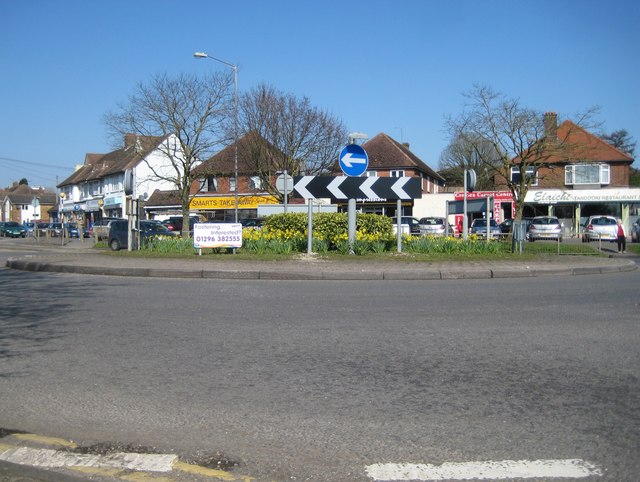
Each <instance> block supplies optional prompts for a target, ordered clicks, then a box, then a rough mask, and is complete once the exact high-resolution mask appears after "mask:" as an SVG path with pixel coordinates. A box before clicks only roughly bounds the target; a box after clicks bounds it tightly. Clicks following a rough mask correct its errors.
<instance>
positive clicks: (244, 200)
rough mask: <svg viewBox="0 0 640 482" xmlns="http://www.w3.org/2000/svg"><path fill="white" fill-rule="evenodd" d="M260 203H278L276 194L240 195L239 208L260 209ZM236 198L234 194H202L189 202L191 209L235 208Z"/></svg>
mask: <svg viewBox="0 0 640 482" xmlns="http://www.w3.org/2000/svg"><path fill="white" fill-rule="evenodd" d="M259 204H278V200H277V199H276V198H275V197H274V196H238V208H239V209H258V205H259ZM235 206H236V198H235V196H234V195H227V196H202V197H200V196H199V197H194V198H193V199H192V200H191V202H190V203H189V209H192V210H207V209H234V208H235Z"/></svg>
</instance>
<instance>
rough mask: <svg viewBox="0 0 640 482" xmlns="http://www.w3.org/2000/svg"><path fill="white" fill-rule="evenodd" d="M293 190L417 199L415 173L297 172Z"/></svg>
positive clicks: (330, 195)
mask: <svg viewBox="0 0 640 482" xmlns="http://www.w3.org/2000/svg"><path fill="white" fill-rule="evenodd" d="M293 181H294V185H293V190H294V191H295V193H296V194H297V195H298V196H300V197H302V198H305V199H316V198H331V199H388V200H397V199H419V198H421V197H422V183H421V182H420V179H419V178H417V177H352V176H335V177H331V176H296V177H294V178H293Z"/></svg>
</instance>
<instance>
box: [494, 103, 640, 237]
mask: <svg viewBox="0 0 640 482" xmlns="http://www.w3.org/2000/svg"><path fill="white" fill-rule="evenodd" d="M544 128H545V129H544V139H541V141H544V142H545V144H546V145H548V146H549V148H548V149H550V151H545V153H544V161H543V162H541V163H540V164H538V165H536V166H535V168H534V167H533V166H532V167H531V169H530V172H528V173H527V175H532V176H534V180H533V183H532V184H531V187H530V188H529V191H528V193H527V195H526V197H525V205H524V211H523V216H527V217H530V216H538V215H553V216H557V217H558V218H560V219H561V221H562V222H564V224H565V229H566V230H567V234H572V233H573V234H577V233H578V232H579V230H580V226H581V225H582V224H584V222H585V221H586V219H587V218H588V217H589V216H592V215H596V214H608V215H611V216H615V217H618V218H621V219H622V220H623V223H624V224H625V226H626V227H627V229H628V228H629V227H630V224H631V222H633V221H634V220H635V219H636V218H637V217H638V216H639V215H640V189H638V188H630V187H629V173H630V168H631V164H632V163H633V161H634V159H633V158H632V157H630V156H629V155H627V154H626V153H624V152H622V151H620V150H619V149H616V148H615V147H613V146H612V145H610V144H609V143H607V142H606V141H604V140H603V139H601V138H600V137H598V136H597V135H595V134H592V133H590V132H588V131H587V130H586V129H584V128H582V127H580V126H578V125H576V124H575V123H574V122H572V121H570V120H566V121H564V122H562V123H561V124H560V125H559V126H558V118H557V115H556V114H555V113H553V112H548V113H546V114H545V118H544ZM514 163H517V158H516V159H514ZM519 175H520V172H519V169H517V168H512V171H511V176H512V180H514V177H513V176H519ZM496 189H497V190H504V189H506V184H505V183H504V179H503V182H502V183H501V182H500V178H496ZM506 211H507V212H505V215H506V216H505V217H510V216H509V213H508V210H506Z"/></svg>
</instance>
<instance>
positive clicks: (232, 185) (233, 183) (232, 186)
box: [229, 177, 236, 192]
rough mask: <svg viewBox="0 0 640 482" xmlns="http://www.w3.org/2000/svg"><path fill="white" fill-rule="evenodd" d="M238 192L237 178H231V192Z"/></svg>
mask: <svg viewBox="0 0 640 482" xmlns="http://www.w3.org/2000/svg"><path fill="white" fill-rule="evenodd" d="M235 191H236V178H235V177H230V178H229V192H235Z"/></svg>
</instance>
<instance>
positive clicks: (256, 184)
mask: <svg viewBox="0 0 640 482" xmlns="http://www.w3.org/2000/svg"><path fill="white" fill-rule="evenodd" d="M261 187H262V183H261V182H260V176H251V177H250V178H249V189H260V188H261Z"/></svg>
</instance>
